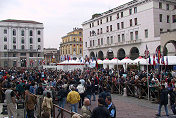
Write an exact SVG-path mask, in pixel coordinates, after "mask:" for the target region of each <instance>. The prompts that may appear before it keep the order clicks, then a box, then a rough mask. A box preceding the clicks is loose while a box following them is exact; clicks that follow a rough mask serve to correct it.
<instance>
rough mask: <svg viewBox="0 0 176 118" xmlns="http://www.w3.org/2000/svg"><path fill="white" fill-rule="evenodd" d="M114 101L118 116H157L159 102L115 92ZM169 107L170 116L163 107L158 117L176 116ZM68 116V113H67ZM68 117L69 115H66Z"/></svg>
mask: <svg viewBox="0 0 176 118" xmlns="http://www.w3.org/2000/svg"><path fill="white" fill-rule="evenodd" d="M96 98H97V96H96ZM112 100H113V103H114V104H115V106H116V109H117V118H157V117H156V116H155V114H156V113H157V110H158V104H154V103H151V102H150V101H148V100H144V99H137V98H134V97H123V96H121V95H117V94H113V95H112ZM91 102H92V103H91V104H92V105H91V107H90V108H91V110H93V108H95V107H96V106H97V101H91ZM2 105H3V104H0V113H1V112H2ZM65 108H66V109H68V110H69V109H70V105H69V104H66V107H65ZM168 108H169V115H170V116H169V117H167V116H164V115H165V112H164V107H163V108H162V117H158V118H176V116H174V115H173V114H172V111H171V109H170V106H168ZM78 112H79V113H81V111H80V109H78ZM66 116H67V115H66ZM4 117H5V116H3V115H2V114H0V118H4ZM66 118H68V116H67V117H66Z"/></svg>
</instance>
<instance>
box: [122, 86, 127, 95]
mask: <svg viewBox="0 0 176 118" xmlns="http://www.w3.org/2000/svg"><path fill="white" fill-rule="evenodd" d="M123 91H124V93H123V96H124V97H126V96H127V90H126V88H124V89H123Z"/></svg>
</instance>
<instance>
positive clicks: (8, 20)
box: [0, 19, 43, 24]
mask: <svg viewBox="0 0 176 118" xmlns="http://www.w3.org/2000/svg"><path fill="white" fill-rule="evenodd" d="M0 22H16V23H32V24H43V23H40V22H36V21H32V20H15V19H6V20H1V21H0Z"/></svg>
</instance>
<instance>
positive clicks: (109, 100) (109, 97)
mask: <svg viewBox="0 0 176 118" xmlns="http://www.w3.org/2000/svg"><path fill="white" fill-rule="evenodd" d="M105 102H106V103H107V104H108V105H109V104H111V102H112V98H111V96H107V97H106V100H105Z"/></svg>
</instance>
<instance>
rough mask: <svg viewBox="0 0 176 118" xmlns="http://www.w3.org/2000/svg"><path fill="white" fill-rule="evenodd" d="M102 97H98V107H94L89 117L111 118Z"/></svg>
mask: <svg viewBox="0 0 176 118" xmlns="http://www.w3.org/2000/svg"><path fill="white" fill-rule="evenodd" d="M103 103H104V100H103V98H99V99H98V107H95V108H94V109H93V111H92V115H91V117H90V118H111V117H110V113H109V110H108V109H107V108H106V107H105V106H104V105H103Z"/></svg>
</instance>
